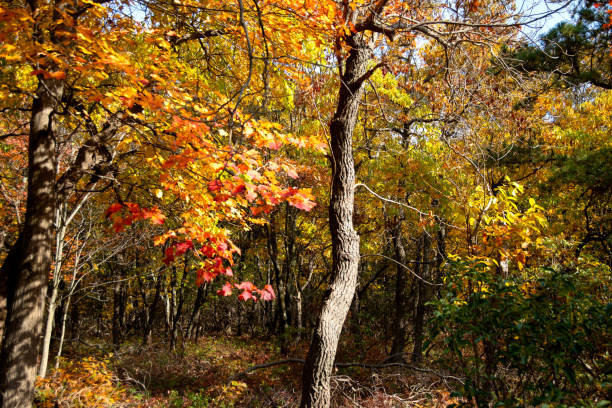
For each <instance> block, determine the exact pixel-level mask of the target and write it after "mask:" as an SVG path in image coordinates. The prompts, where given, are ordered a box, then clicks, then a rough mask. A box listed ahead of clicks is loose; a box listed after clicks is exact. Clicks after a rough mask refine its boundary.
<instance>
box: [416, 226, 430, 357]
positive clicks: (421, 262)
mask: <svg viewBox="0 0 612 408" xmlns="http://www.w3.org/2000/svg"><path fill="white" fill-rule="evenodd" d="M431 263H432V259H431V237H430V236H429V234H428V233H427V231H423V233H422V234H421V236H420V237H419V240H418V243H417V264H416V265H417V267H416V268H415V272H416V274H417V275H418V276H420V277H422V278H423V279H425V280H430V279H431V277H430V275H431V273H430V270H431ZM431 291H432V289H431V287H430V285H429V284H427V283H425V282H423V280H421V279H417V304H416V310H415V315H414V348H413V349H412V362H413V363H415V364H419V363H421V361H422V360H423V328H424V322H425V312H426V309H427V308H426V306H425V303H426V302H428V301H429V298H430V293H431Z"/></svg>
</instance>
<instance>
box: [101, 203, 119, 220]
mask: <svg viewBox="0 0 612 408" xmlns="http://www.w3.org/2000/svg"><path fill="white" fill-rule="evenodd" d="M122 208H123V206H122V205H121V204H119V203H115V204H111V205H110V207H108V208H107V209H106V211H105V212H104V216H105V217H110V216H111V215H113V214H114V213H116V212H117V211H121V209H122Z"/></svg>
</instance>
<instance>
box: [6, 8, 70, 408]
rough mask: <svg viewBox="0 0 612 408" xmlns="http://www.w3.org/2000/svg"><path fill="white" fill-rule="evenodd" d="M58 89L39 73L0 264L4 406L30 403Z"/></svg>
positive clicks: (46, 257) (45, 269) (49, 248)
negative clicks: (24, 171)
mask: <svg viewBox="0 0 612 408" xmlns="http://www.w3.org/2000/svg"><path fill="white" fill-rule="evenodd" d="M37 9H38V5H37V4H33V5H32V11H34V10H37ZM62 93H63V82H62V81H58V80H54V79H42V78H39V82H38V89H37V91H36V96H35V98H34V102H33V104H32V117H31V120H30V140H29V146H28V198H27V205H26V214H25V221H24V226H23V229H22V231H21V232H20V234H19V238H18V239H17V242H16V243H15V245H14V246H13V248H11V251H10V252H9V254H8V256H7V257H6V259H5V261H4V263H3V265H2V269H1V270H0V272H1V275H2V276H4V277H6V279H7V288H8V290H7V317H6V326H5V333H4V339H3V342H2V351H1V352H0V405H1V406H2V407H3V408H14V407H29V406H31V404H32V399H33V393H34V380H35V377H36V365H37V359H38V351H39V349H40V336H41V335H42V325H43V311H44V302H45V296H46V292H47V278H48V273H49V269H50V267H51V260H52V257H53V236H52V230H53V218H54V215H55V180H56V177H57V167H56V165H55V162H56V157H55V144H56V142H55V136H54V134H53V131H54V129H53V113H54V110H55V108H56V107H57V105H58V102H59V101H60V100H61V98H62ZM0 280H1V278H0Z"/></svg>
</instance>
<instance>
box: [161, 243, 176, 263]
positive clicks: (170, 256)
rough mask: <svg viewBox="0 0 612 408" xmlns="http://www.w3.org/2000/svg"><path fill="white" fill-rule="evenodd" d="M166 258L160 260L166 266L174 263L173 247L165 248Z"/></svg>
mask: <svg viewBox="0 0 612 408" xmlns="http://www.w3.org/2000/svg"><path fill="white" fill-rule="evenodd" d="M165 254H166V257H165V258H164V259H162V262H163V263H165V264H166V265H170V264H171V263H172V262H173V261H174V246H171V247H169V248H166V252H165Z"/></svg>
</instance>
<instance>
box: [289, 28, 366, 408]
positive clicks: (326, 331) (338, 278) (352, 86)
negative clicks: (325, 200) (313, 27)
mask: <svg viewBox="0 0 612 408" xmlns="http://www.w3.org/2000/svg"><path fill="white" fill-rule="evenodd" d="M347 41H348V43H349V45H350V46H351V50H350V52H349V55H348V57H347V59H346V64H345V68H344V72H343V73H342V75H341V85H340V91H339V95H338V105H337V108H336V112H335V114H334V117H333V119H332V121H331V124H330V134H331V153H332V157H331V168H332V191H331V198H330V204H329V226H330V232H331V238H332V281H331V284H330V287H329V290H328V291H327V294H326V296H325V298H324V303H323V308H322V310H321V314H320V316H319V320H318V322H317V324H316V327H315V330H314V333H313V335H312V342H311V344H310V349H309V350H308V355H307V356H306V363H305V364H304V372H303V377H302V387H303V388H302V400H301V404H300V406H301V407H328V406H329V405H330V400H331V395H330V377H331V373H332V368H333V364H334V359H335V357H336V349H337V346H338V340H339V338H340V333H341V331H342V326H343V324H344V321H345V319H346V315H347V313H348V310H349V307H350V305H351V301H352V299H353V295H354V294H355V288H356V286H357V275H358V268H359V235H357V232H356V231H355V229H354V228H353V210H354V208H353V207H354V188H355V162H354V158H353V130H354V128H355V123H356V119H357V113H358V111H359V101H360V99H361V95H362V93H363V82H364V81H365V80H366V79H367V78H368V76H369V75H368V71H367V64H368V61H369V60H370V57H371V49H370V48H369V47H368V46H367V44H366V42H365V40H364V39H363V38H362V37H361V35H359V34H355V35H352V36H351V37H348V38H347ZM371 72H373V71H371Z"/></svg>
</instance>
